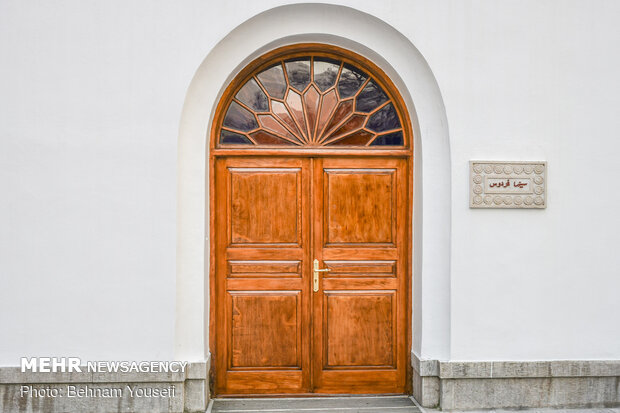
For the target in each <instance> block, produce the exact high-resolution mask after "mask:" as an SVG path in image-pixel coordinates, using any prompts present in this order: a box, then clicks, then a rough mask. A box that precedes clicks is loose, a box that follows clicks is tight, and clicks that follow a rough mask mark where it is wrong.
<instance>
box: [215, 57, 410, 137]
mask: <svg viewBox="0 0 620 413" xmlns="http://www.w3.org/2000/svg"><path fill="white" fill-rule="evenodd" d="M404 137H405V134H404V132H403V124H402V120H401V117H400V115H399V113H398V110H397V109H396V105H395V104H394V102H393V101H392V99H391V98H390V96H389V94H388V93H386V91H385V88H384V87H383V86H382V85H381V83H380V82H379V81H378V79H375V78H373V76H372V75H371V74H369V73H367V72H366V71H364V70H362V69H360V68H358V67H356V66H353V65H352V64H350V63H344V62H343V61H341V60H338V59H333V58H327V57H320V56H311V55H309V56H302V57H295V58H292V59H284V60H279V61H277V62H274V63H273V64H272V65H270V66H269V67H267V68H264V69H261V70H260V71H258V72H257V73H254V75H252V76H251V77H250V78H249V79H248V80H247V81H246V82H245V83H244V84H242V85H241V86H240V87H239V88H238V89H237V91H236V92H235V94H234V97H233V98H232V101H231V102H229V103H228V107H227V108H226V111H225V115H224V119H223V122H222V125H221V127H220V130H219V146H220V147H233V146H234V147H238V146H244V147H251V146H261V147H263V146H272V147H273V146H278V147H282V146H288V147H303V146H313V147H320V146H335V147H359V146H368V147H375V148H376V147H385V146H401V147H402V146H404V145H405V138H404Z"/></svg>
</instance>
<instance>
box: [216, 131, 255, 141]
mask: <svg viewBox="0 0 620 413" xmlns="http://www.w3.org/2000/svg"><path fill="white" fill-rule="evenodd" d="M220 143H230V144H241V145H252V141H250V140H249V139H248V138H247V137H246V136H245V135H242V134H240V133H235V132H231V131H227V130H225V129H222V131H221V132H220Z"/></svg>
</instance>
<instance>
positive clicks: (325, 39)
mask: <svg viewBox="0 0 620 413" xmlns="http://www.w3.org/2000/svg"><path fill="white" fill-rule="evenodd" d="M296 43H324V44H329V45H334V46H338V47H341V48H345V49H348V50H351V51H353V52H354V53H357V54H359V55H362V56H364V57H365V58H367V59H369V60H370V61H372V62H374V63H375V64H376V65H377V66H379V67H380V68H381V69H382V70H383V71H384V72H385V73H386V74H387V76H389V78H390V79H391V80H392V81H393V82H394V84H395V86H396V87H397V88H398V90H399V92H400V93H401V95H402V98H403V100H404V101H405V104H406V106H407V109H408V111H409V117H410V118H411V123H412V128H413V136H414V139H415V141H414V142H413V147H414V202H413V234H412V240H413V283H412V284H413V317H412V320H413V351H414V352H415V354H416V355H417V356H418V357H419V358H423V359H448V358H449V356H450V215H451V212H450V209H451V206H450V205H451V204H450V201H451V185H450V173H451V172H450V146H449V136H448V128H447V119H446V113H445V108H444V105H443V100H442V98H441V93H440V90H439V87H438V85H437V82H436V80H435V78H434V76H433V74H432V71H431V70H430V67H429V66H428V64H427V63H426V61H425V59H424V58H423V56H422V54H421V53H420V52H419V51H418V50H417V49H416V48H415V47H414V46H413V45H412V44H411V42H410V41H409V40H408V39H407V38H406V37H405V36H403V35H402V34H401V33H400V32H398V31H397V30H395V29H394V28H393V27H392V26H390V25H388V24H387V23H385V22H384V21H382V20H379V19H377V18H375V17H373V16H370V15H368V14H365V13H363V12H360V11H358V10H355V9H352V8H349V7H344V6H335V5H327V4H296V5H287V6H281V7H277V8H274V9H271V10H267V11H265V12H263V13H261V14H258V15H256V16H254V17H253V18H251V19H249V20H247V21H245V22H244V23H242V24H241V25H239V26H237V27H236V28H235V29H233V30H232V31H231V32H230V33H229V34H228V35H227V36H226V37H225V38H224V39H222V40H221V41H220V42H219V43H218V44H217V45H216V46H215V47H214V48H213V50H212V51H211V52H210V53H209V55H208V56H207V57H206V58H205V60H204V61H203V62H202V64H201V65H200V67H199V68H198V70H197V72H196V74H195V76H194V78H193V80H192V82H191V84H190V86H189V89H188V92H187V96H186V99H185V104H184V107H183V113H182V116H181V124H180V130H179V143H178V169H177V170H178V174H177V180H178V181H177V182H178V193H177V197H178V208H177V301H176V331H175V357H176V358H178V359H184V360H189V361H199V360H204V359H208V357H209V345H208V343H209V337H208V334H209V331H208V325H209V322H208V317H209V308H208V306H209V291H208V288H209V282H208V280H209V270H210V265H209V259H210V257H209V251H210V247H209V236H208V234H209V232H210V230H209V218H208V217H209V204H208V199H209V193H208V190H209V188H208V185H207V183H208V182H209V174H210V173H211V171H209V161H208V159H209V154H208V150H209V136H210V133H209V132H210V130H211V126H212V123H213V119H214V115H215V109H216V107H217V104H218V102H219V100H220V98H221V96H222V94H223V93H224V90H225V88H226V85H228V84H229V83H230V82H231V81H232V79H233V78H234V77H235V76H236V75H237V74H238V73H239V72H240V71H241V70H242V69H243V68H244V67H245V66H246V65H247V64H248V63H250V62H251V61H253V60H254V59H256V58H257V57H258V56H260V55H263V54H265V53H267V52H269V51H270V50H274V49H276V48H278V47H281V46H285V45H291V44H296ZM423 188H432V191H431V190H429V191H427V192H426V193H425V192H424V191H423Z"/></svg>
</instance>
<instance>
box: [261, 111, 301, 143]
mask: <svg viewBox="0 0 620 413" xmlns="http://www.w3.org/2000/svg"><path fill="white" fill-rule="evenodd" d="M258 120H259V121H260V125H261V126H262V127H263V128H265V129H267V130H270V131H272V132H275V133H277V134H278V135H280V136H284V137H285V138H288V139H289V140H290V141H291V142H296V143H298V142H299V141H298V140H297V138H295V137H294V136H293V135H291V133H290V132H289V131H287V130H286V128H285V127H284V126H282V124H281V123H280V122H278V121H277V120H276V118H274V117H273V116H272V115H258Z"/></svg>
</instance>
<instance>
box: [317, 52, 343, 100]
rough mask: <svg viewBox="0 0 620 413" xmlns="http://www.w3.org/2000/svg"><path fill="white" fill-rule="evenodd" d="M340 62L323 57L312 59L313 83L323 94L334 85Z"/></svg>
mask: <svg viewBox="0 0 620 413" xmlns="http://www.w3.org/2000/svg"><path fill="white" fill-rule="evenodd" d="M339 69H340V62H338V61H337V60H331V59H327V58H324V57H315V58H314V83H316V85H317V86H318V87H319V89H321V92H325V91H326V90H327V89H329V88H330V87H332V86H334V83H336V76H338V70H339Z"/></svg>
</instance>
